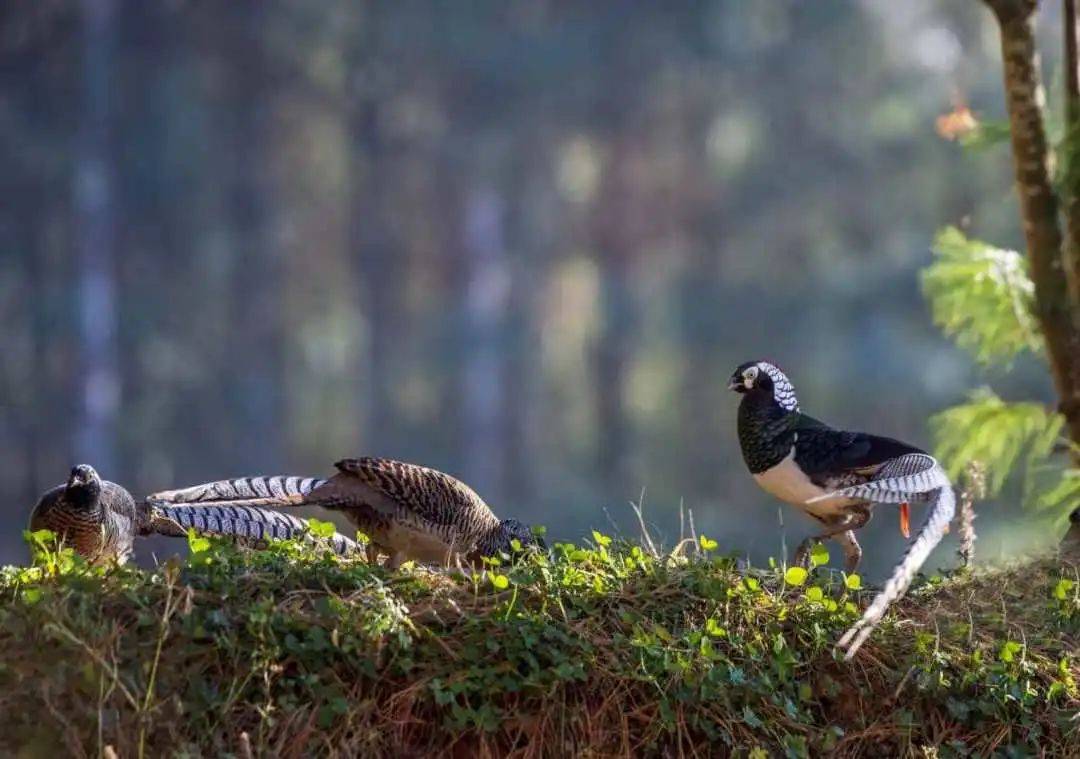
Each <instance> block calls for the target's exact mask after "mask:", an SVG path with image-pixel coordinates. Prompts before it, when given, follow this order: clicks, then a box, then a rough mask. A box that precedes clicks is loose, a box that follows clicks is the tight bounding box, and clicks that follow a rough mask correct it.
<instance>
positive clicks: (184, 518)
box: [149, 505, 360, 556]
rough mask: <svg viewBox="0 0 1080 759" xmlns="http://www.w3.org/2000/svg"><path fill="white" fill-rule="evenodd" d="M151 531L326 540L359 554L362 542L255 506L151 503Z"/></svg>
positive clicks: (250, 539)
mask: <svg viewBox="0 0 1080 759" xmlns="http://www.w3.org/2000/svg"><path fill="white" fill-rule="evenodd" d="M150 512H151V513H150V516H151V519H150V528H149V532H154V533H158V534H161V535H172V536H175V537H179V536H183V535H186V534H187V531H188V529H193V530H195V532H196V533H199V534H201V535H222V536H228V537H233V538H236V539H237V540H239V541H241V542H243V543H247V544H254V545H265V544H266V542H267V541H269V540H270V539H271V538H276V539H286V538H304V539H305V540H310V541H312V542H325V543H326V544H328V545H329V546H330V547H331V548H333V550H334V552H335V553H337V554H338V555H341V556H346V555H349V554H352V553H356V552H358V551H359V550H360V546H359V544H357V542H356V541H354V540H351V539H350V538H347V537H345V536H344V535H342V534H341V533H338V532H335V533H334V534H333V535H332V536H331V537H329V538H317V537H315V536H313V535H311V534H310V533H309V531H308V525H307V523H306V522H304V520H302V519H298V518H296V517H294V516H292V515H290V514H283V513H281V512H280V511H273V510H271V509H260V508H256V507H251V506H234V505H225V506H215V505H205V506H204V505H181V506H157V505H155V506H151V507H150Z"/></svg>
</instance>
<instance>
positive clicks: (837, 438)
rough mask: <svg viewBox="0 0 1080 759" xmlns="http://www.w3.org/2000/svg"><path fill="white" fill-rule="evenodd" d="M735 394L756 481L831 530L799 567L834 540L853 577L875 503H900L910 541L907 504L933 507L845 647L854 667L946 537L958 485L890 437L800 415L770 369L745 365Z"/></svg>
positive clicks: (735, 378)
mask: <svg viewBox="0 0 1080 759" xmlns="http://www.w3.org/2000/svg"><path fill="white" fill-rule="evenodd" d="M728 387H729V389H731V390H733V391H735V392H737V393H740V394H741V395H742V396H743V398H742V401H741V402H740V404H739V416H738V430H739V445H740V446H741V448H742V453H743V459H744V460H745V461H746V465H747V467H749V469H750V473H751V474H752V475H753V476H754V479H755V480H757V483H758V484H759V485H760V486H761V487H762V489H764V490H765V491H767V492H769V493H770V494H772V495H774V496H776V497H777V498H779V499H780V500H782V501H786V502H787V503H790V504H792V505H794V506H796V507H797V508H799V509H800V510H801V511H803V512H804V513H805V514H807V515H808V516H810V517H812V518H813V519H815V520H817V521H818V522H820V523H821V524H822V525H823V526H824V529H823V530H822V532H821V533H819V534H817V535H814V536H812V537H810V538H807V539H806V540H805V541H803V543H802V544H800V546H799V548H798V550H797V552H796V561H797V562H800V563H803V562H805V560H806V558H807V555H808V553H809V551H810V549H811V548H812V547H813V545H814V544H815V543H816V542H818V541H821V540H824V539H826V538H832V539H833V540H836V541H837V542H838V543H839V544H840V545H841V546H842V547H843V550H844V556H845V558H846V564H847V569H848V571H849V572H850V571H854V570H855V568H856V567H857V566H858V564H859V561H860V559H861V558H862V549H861V548H860V547H859V543H858V541H857V540H856V538H855V532H854V531H855V530H857V529H859V528H860V527H863V526H864V525H865V524H866V523H867V522H868V521H869V520H870V516H871V508H872V505H873V504H875V503H895V504H899V506H900V521H901V530H902V531H903V532H904V534H905V536H907V534H908V516H907V515H908V508H909V507H908V504H910V503H911V502H915V501H918V502H929V503H932V504H933V506H932V508H931V510H930V514H929V516H928V518H927V521H926V523H925V524H924V525H923V527H922V529H921V530H920V531H919V534H918V535H917V536H916V537H915V540H913V541H912V542H911V544H910V545H909V546H908V549H907V552H906V553H905V554H904V557H903V558H902V559H901V560H900V563H899V564H897V566H896V568H895V569H894V570H893V573H892V576H891V577H890V578H889V580H888V582H886V584H885V587H884V588H883V589H882V591H881V592H880V593H879V594H878V595H877V597H876V598H874V600H873V602H872V603H871V604H870V606H869V608H867V610H866V611H865V613H864V614H863V616H862V618H861V619H860V620H859V621H858V622H857V623H856V624H855V625H854V626H853V627H852V628H851V629H850V630H848V631H847V632H846V633H845V634H844V636H843V637H842V638H841V639H840V641H839V645H840V647H841V648H846V658H848V659H850V658H851V657H852V656H854V654H855V652H856V651H857V650H858V649H859V647H860V646H861V645H862V644H863V642H864V641H865V640H866V638H867V636H869V634H870V632H871V631H872V630H873V628H874V627H875V626H876V625H877V623H878V621H879V620H880V619H881V617H882V616H883V615H884V613H885V610H886V609H887V608H888V606H889V604H891V603H892V602H893V601H895V600H896V599H898V598H900V597H901V596H902V595H903V594H904V591H906V590H907V588H908V585H910V584H911V581H912V579H913V578H914V577H915V574H916V573H917V572H918V570H919V567H921V566H922V564H923V562H925V561H926V559H927V557H928V556H929V555H930V551H931V550H933V548H934V546H935V545H937V544H938V542H939V541H940V540H941V537H942V536H943V535H944V534H945V533H946V532H947V531H948V526H949V522H950V521H951V520H952V518H953V512H954V510H955V504H956V499H955V495H954V493H953V490H952V485H951V484H950V483H949V479H948V477H947V476H946V474H945V472H944V470H943V469H942V468H941V466H940V465H939V464H938V462H937V461H936V460H935V459H934V458H933V457H932V456H930V455H929V454H928V453H926V452H925V451H922V450H920V449H918V448H915V447H914V446H911V445H908V444H907V443H902V442H900V441H898V440H893V439H892V438H887V437H879V436H877V435H869V434H867V433H864V432H845V431H842V430H836V429H833V428H832V427H829V426H828V425H826V424H824V423H823V422H819V421H818V420H817V419H814V418H812V417H810V416H807V415H806V414H804V413H802V412H801V411H800V410H799V402H798V399H797V398H796V397H795V388H794V387H793V386H792V384H791V382H790V380H788V378H787V377H786V376H785V375H784V373H783V372H782V371H780V369H779V368H777V367H776V366H775V365H773V364H770V363H768V362H766V361H749V362H747V363H745V364H742V365H741V366H739V367H738V368H737V369H736V370H735V373H734V374H732V376H731V380H730V382H729V384H728Z"/></svg>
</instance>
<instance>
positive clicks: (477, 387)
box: [461, 188, 520, 503]
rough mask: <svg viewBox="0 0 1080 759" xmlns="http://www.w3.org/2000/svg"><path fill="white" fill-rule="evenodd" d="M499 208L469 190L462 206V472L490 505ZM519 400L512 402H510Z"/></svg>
mask: <svg viewBox="0 0 1080 759" xmlns="http://www.w3.org/2000/svg"><path fill="white" fill-rule="evenodd" d="M504 210H505V209H504V204H503V201H502V198H501V197H500V196H499V194H498V193H496V192H495V191H494V190H492V189H490V188H474V189H473V190H472V192H471V193H470V195H469V197H468V199H467V200H466V204H465V224H464V235H465V240H464V246H463V247H464V252H465V323H464V336H463V337H464V339H463V340H462V341H461V350H462V352H463V354H464V356H463V361H462V373H463V382H462V383H461V388H462V398H461V403H462V407H463V408H462V410H463V414H462V439H463V440H464V443H465V472H466V473H467V476H468V477H469V478H470V481H471V482H474V484H475V486H476V488H477V489H478V490H480V492H482V493H484V494H485V497H486V498H490V499H491V501H492V502H495V503H497V502H500V501H502V500H503V497H504V493H503V487H502V485H503V478H502V474H503V467H504V455H503V454H504V446H505V444H506V440H505V438H504V436H503V432H504V429H505V422H504V418H503V416H504V412H505V410H506V403H505V402H504V401H505V400H507V399H505V398H504V394H505V390H506V388H505V386H504V382H503V380H504V375H503V372H504V359H505V357H506V351H507V350H508V349H509V346H507V345H505V344H504V334H505V327H506V312H507V305H508V303H507V301H508V296H509V285H510V283H509V271H508V268H507V263H506V247H505V244H504V233H503V230H504V227H503V218H504ZM519 400H520V399H518V398H516V397H515V398H513V400H512V401H511V402H518V401H519Z"/></svg>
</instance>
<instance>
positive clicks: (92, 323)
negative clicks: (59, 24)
mask: <svg viewBox="0 0 1080 759" xmlns="http://www.w3.org/2000/svg"><path fill="white" fill-rule="evenodd" d="M81 12H82V19H83V47H82V77H83V78H82V99H83V100H82V113H81V123H80V129H79V131H80V134H79V140H78V154H77V158H76V167H75V193H74V195H75V216H76V220H77V223H76V225H75V238H76V242H75V244H76V248H77V256H78V266H77V269H76V271H74V272H71V279H72V280H73V281H74V282H77V283H78V300H79V311H78V322H79V330H78V332H79V348H80V369H79V372H78V376H79V377H80V380H81V382H82V388H81V407H80V415H79V416H80V419H79V426H78V431H77V433H76V438H75V456H76V458H77V459H79V460H80V461H86V462H92V463H93V464H94V465H95V466H97V467H99V468H100V469H101V470H102V471H103V472H105V473H108V472H113V471H114V470H115V466H116V451H115V443H116V413H117V408H118V406H119V401H120V382H119V372H118V369H117V360H118V356H117V345H116V339H117V338H116V332H117V330H116V327H117V317H116V288H115V282H116V272H115V265H116V262H115V260H114V248H115V232H116V230H115V207H114V206H115V197H114V192H113V156H112V150H111V145H110V123H109V122H110V111H111V104H110V89H111V83H110V79H111V68H112V59H113V48H114V5H113V0H82V2H81Z"/></svg>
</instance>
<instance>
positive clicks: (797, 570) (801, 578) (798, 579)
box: [784, 567, 807, 587]
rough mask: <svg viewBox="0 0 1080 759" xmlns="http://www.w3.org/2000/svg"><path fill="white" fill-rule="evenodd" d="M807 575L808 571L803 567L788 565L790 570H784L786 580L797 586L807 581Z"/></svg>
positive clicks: (789, 583)
mask: <svg viewBox="0 0 1080 759" xmlns="http://www.w3.org/2000/svg"><path fill="white" fill-rule="evenodd" d="M806 577H807V571H806V570H805V569H803V568H802V567H788V570H787V571H786V572H784V582H786V583H787V584H788V585H794V586H795V587H799V586H800V585H802V584H803V583H804V582H806Z"/></svg>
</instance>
